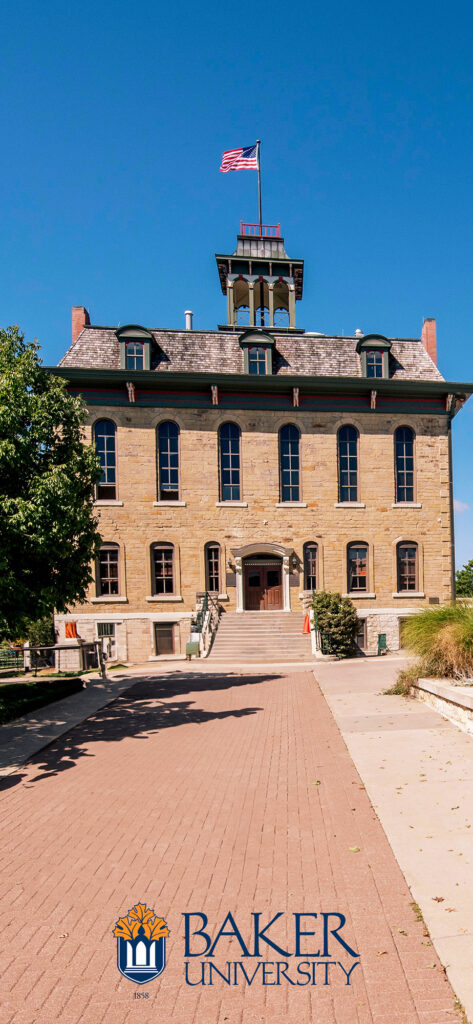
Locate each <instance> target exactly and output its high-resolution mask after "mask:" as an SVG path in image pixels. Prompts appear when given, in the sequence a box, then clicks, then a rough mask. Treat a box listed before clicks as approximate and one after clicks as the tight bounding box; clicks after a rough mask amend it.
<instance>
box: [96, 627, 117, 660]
mask: <svg viewBox="0 0 473 1024" xmlns="http://www.w3.org/2000/svg"><path fill="white" fill-rule="evenodd" d="M97 636H98V638H99V640H102V650H103V652H104V654H106V655H107V658H110V660H111V661H115V660H116V657H117V642H116V624H115V622H97Z"/></svg>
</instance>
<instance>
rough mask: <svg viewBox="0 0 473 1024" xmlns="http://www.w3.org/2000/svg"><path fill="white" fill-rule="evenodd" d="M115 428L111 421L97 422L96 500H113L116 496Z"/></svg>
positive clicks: (95, 433)
mask: <svg viewBox="0 0 473 1024" xmlns="http://www.w3.org/2000/svg"><path fill="white" fill-rule="evenodd" d="M116 433H117V428H116V426H115V423H114V422H113V420H97V422H96V424H95V426H94V441H95V448H96V451H97V455H98V457H99V461H100V469H101V474H100V480H99V482H98V484H97V498H98V499H100V498H102V499H109V500H110V499H111V500H113V499H114V498H116V496H117V446H116Z"/></svg>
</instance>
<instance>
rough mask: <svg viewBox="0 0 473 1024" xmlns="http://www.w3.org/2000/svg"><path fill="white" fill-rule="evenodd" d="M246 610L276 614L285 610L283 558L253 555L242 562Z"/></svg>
mask: <svg viewBox="0 0 473 1024" xmlns="http://www.w3.org/2000/svg"><path fill="white" fill-rule="evenodd" d="M242 569H243V595H244V608H245V611H249V612H256V611H259V612H263V611H266V612H274V611H279V610H281V609H282V608H283V582H282V572H283V564H282V558H281V557H280V556H278V555H271V554H252V555H249V556H248V557H247V558H244V559H243V560H242Z"/></svg>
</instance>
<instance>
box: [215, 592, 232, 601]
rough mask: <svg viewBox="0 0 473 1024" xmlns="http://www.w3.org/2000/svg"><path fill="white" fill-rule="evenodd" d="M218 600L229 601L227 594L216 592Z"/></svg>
mask: <svg viewBox="0 0 473 1024" xmlns="http://www.w3.org/2000/svg"><path fill="white" fill-rule="evenodd" d="M218 600H219V601H229V600H230V598H229V596H228V594H218Z"/></svg>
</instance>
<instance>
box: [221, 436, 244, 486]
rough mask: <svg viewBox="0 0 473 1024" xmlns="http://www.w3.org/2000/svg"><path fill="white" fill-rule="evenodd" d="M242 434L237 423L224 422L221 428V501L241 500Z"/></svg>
mask: <svg viewBox="0 0 473 1024" xmlns="http://www.w3.org/2000/svg"><path fill="white" fill-rule="evenodd" d="M240 435H241V431H240V428H239V426H238V424H237V423H222V426H221V427H220V430H219V441H220V500H221V501H240Z"/></svg>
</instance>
